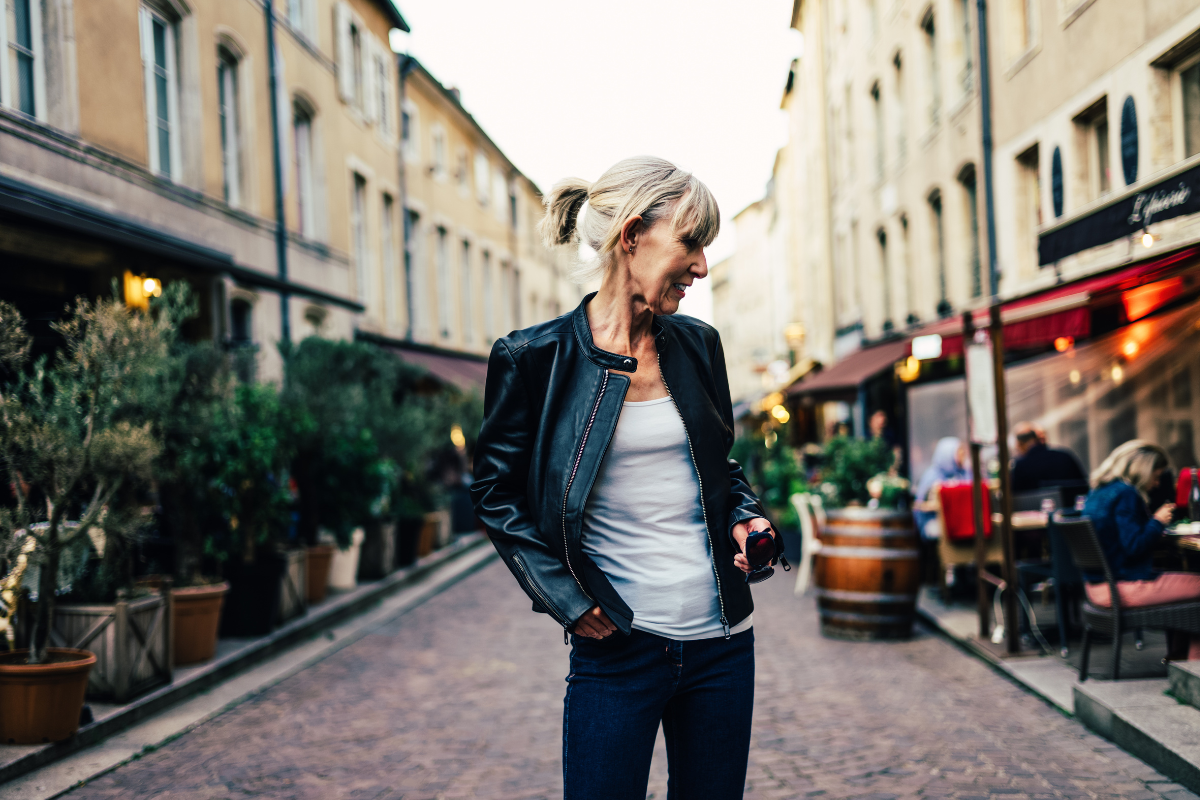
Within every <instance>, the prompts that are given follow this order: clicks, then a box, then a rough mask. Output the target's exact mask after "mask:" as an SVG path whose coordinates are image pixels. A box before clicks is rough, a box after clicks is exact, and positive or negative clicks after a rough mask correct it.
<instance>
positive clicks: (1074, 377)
mask: <svg viewBox="0 0 1200 800" xmlns="http://www.w3.org/2000/svg"><path fill="white" fill-rule="evenodd" d="M1067 378H1068V379H1070V381H1071V385H1072V386H1078V385H1079V382H1080V381H1081V380H1083V376H1082V375H1080V374H1079V370H1077V369H1073V370H1071V372H1070V374H1069V375H1067Z"/></svg>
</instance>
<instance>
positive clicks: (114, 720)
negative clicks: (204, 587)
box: [0, 533, 491, 784]
mask: <svg viewBox="0 0 1200 800" xmlns="http://www.w3.org/2000/svg"><path fill="white" fill-rule="evenodd" d="M490 545H491V543H490V541H489V540H488V539H487V537H485V536H483V535H482V534H478V533H473V534H468V535H466V536H462V537H460V538H459V539H458V540H457V541H455V542H454V543H453V544H451V545H448V546H446V547H444V548H442V549H441V550H438V551H436V552H434V553H431V554H429V555H428V556H425V557H424V558H422V559H420V560H419V561H417V563H415V564H413V565H412V566H411V567H407V568H405V569H402V570H398V571H396V572H393V573H392V574H391V575H389V576H388V577H386V578H383V579H381V580H378V581H373V582H371V583H369V584H365V585H363V586H360V587H358V588H357V589H354V590H352V591H350V592H347V593H346V594H343V595H340V596H337V597H334V598H333V599H331V600H329V601H326V602H325V603H323V604H322V605H321V607H320V608H317V609H313V610H310V611H309V612H308V613H307V614H305V615H304V616H303V617H299V618H297V619H294V620H292V621H290V622H288V623H286V624H285V625H283V626H281V627H280V628H279V629H277V630H275V631H272V632H271V633H270V634H268V635H267V636H263V637H261V638H259V639H255V640H253V641H250V642H248V643H247V644H246V645H245V646H244V647H240V648H238V649H237V650H234V651H233V652H230V653H227V654H225V655H224V656H221V657H219V658H217V659H214V660H213V661H212V662H210V663H209V664H207V665H205V666H204V667H203V668H201V669H200V670H199V671H197V672H195V673H193V674H191V675H189V676H188V677H187V678H184V679H182V680H176V681H175V682H173V683H170V684H168V685H166V686H162V687H160V688H158V689H156V690H154V691H152V692H150V693H148V694H145V695H142V696H141V697H139V698H137V699H136V700H134V701H133V702H131V703H129V704H128V705H126V706H124V707H122V708H121V709H119V710H117V711H115V712H113V713H111V714H109V715H108V716H106V717H103V718H102V719H99V720H97V721H95V722H93V723H91V724H90V725H86V726H84V727H82V728H80V729H79V731H78V733H76V734H75V735H74V736H73V737H71V738H70V739H68V740H66V741H65V742H58V743H56V744H50V745H45V746H44V747H42V748H41V749H38V750H34V751H32V752H30V753H27V754H26V755H25V756H22V757H20V758H17V759H15V760H13V761H10V762H9V763H7V764H4V765H3V766H0V784H4V783H7V782H8V781H11V780H13V779H14V778H18V777H20V776H22V775H25V774H27V773H29V772H32V771H33V770H35V769H39V768H41V767H44V766H46V765H48V764H51V763H53V762H55V761H58V760H60V759H62V758H65V757H66V756H69V755H72V754H74V753H76V752H78V751H80V750H83V749H84V748H87V747H90V746H92V745H94V744H97V743H98V742H101V741H103V740H104V739H107V738H109V737H110V736H113V735H114V734H117V733H120V732H121V731H123V730H125V729H127V728H129V727H131V726H133V725H135V724H137V723H138V722H141V721H142V720H145V719H147V718H149V717H152V716H154V715H156V714H159V713H161V712H162V711H165V710H166V709H168V708H170V707H171V706H174V705H177V704H179V703H181V702H183V701H184V700H188V699H190V698H192V697H194V696H196V695H198V694H200V693H202V692H204V691H205V690H207V689H209V688H211V687H213V686H215V685H217V684H219V683H221V682H223V681H225V680H228V679H229V678H232V677H234V676H235V675H237V674H239V673H241V672H244V671H246V670H248V669H250V668H251V667H253V666H256V665H257V664H260V663H262V662H264V661H266V660H267V659H269V658H270V657H271V656H274V655H276V654H278V653H280V652H282V651H284V650H287V649H289V648H291V647H293V646H295V645H296V644H299V643H300V642H303V641H306V640H308V639H312V638H314V637H316V636H317V635H318V634H320V633H321V632H322V631H324V630H326V629H328V628H331V627H333V626H334V625H336V624H337V623H339V622H341V621H343V620H346V619H347V618H349V617H354V616H357V615H359V614H361V613H362V612H364V611H367V610H369V609H370V608H371V607H373V606H376V605H378V604H379V603H380V602H382V601H383V600H384V599H386V598H387V597H389V596H391V595H393V594H396V593H397V592H399V591H400V590H402V589H406V588H409V587H412V586H415V585H417V584H419V583H421V582H422V581H424V580H425V579H427V578H430V577H434V576H435V575H436V573H437V572H438V571H439V570H440V569H441V568H443V567H445V566H447V565H449V564H451V563H453V562H455V561H457V560H458V559H459V558H461V557H462V556H465V555H466V554H468V553H471V552H473V551H475V550H478V549H480V548H481V547H490ZM488 563H490V559H485V560H483V561H481V563H480V564H479V565H477V566H476V567H475V568H473V569H469V570H466V571H465V572H463V573H461V574H459V575H457V576H455V580H454V582H457V580H461V579H462V578H464V577H466V576H468V575H470V574H472V573H473V572H475V571H476V570H477V569H479V568H481V567H483V566H484V565H486V564H488ZM449 585H450V582H448V583H447V585H446V586H439V587H437V588H436V589H435V591H433V592H431V593H430V594H429V595H428V596H426V597H424V598H422V600H425V599H428V598H429V597H433V596H434V595H436V594H438V593H439V592H440V591H442V590H443V589H445V588H448V586H449ZM407 610H408V609H405V610H404V611H407ZM404 611H401V612H400V613H404ZM345 644H350V642H349V641H347V642H345ZM343 646H344V645H343Z"/></svg>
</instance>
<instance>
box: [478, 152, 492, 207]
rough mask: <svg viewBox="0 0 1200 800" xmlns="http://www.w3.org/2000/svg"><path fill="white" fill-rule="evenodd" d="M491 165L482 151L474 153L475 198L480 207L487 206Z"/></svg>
mask: <svg viewBox="0 0 1200 800" xmlns="http://www.w3.org/2000/svg"><path fill="white" fill-rule="evenodd" d="M491 172H492V170H491V165H489V164H488V159H487V156H485V155H484V154H483V151H481V150H477V151H476V152H475V198H476V199H477V200H478V201H479V203H480V205H485V206H486V205H487V201H488V194H489V192H490V191H491Z"/></svg>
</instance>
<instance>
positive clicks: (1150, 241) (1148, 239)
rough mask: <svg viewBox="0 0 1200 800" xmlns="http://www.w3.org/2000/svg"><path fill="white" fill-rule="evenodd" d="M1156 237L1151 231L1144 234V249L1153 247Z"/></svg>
mask: <svg viewBox="0 0 1200 800" xmlns="http://www.w3.org/2000/svg"><path fill="white" fill-rule="evenodd" d="M1153 246H1154V237H1153V236H1151V235H1150V231H1146V232H1145V233H1143V234H1142V247H1153Z"/></svg>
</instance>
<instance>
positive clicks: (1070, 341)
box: [1054, 336, 1075, 353]
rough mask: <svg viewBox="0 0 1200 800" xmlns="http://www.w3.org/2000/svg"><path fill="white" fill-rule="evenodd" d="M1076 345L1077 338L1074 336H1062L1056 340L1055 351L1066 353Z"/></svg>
mask: <svg viewBox="0 0 1200 800" xmlns="http://www.w3.org/2000/svg"><path fill="white" fill-rule="evenodd" d="M1074 345H1075V338H1074V337H1072V336H1060V337H1058V338H1057V339H1055V340H1054V349H1055V350H1057V351H1058V352H1060V353H1065V352H1067V351H1068V350H1070V349H1071V348H1072V347H1073V346H1074Z"/></svg>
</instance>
